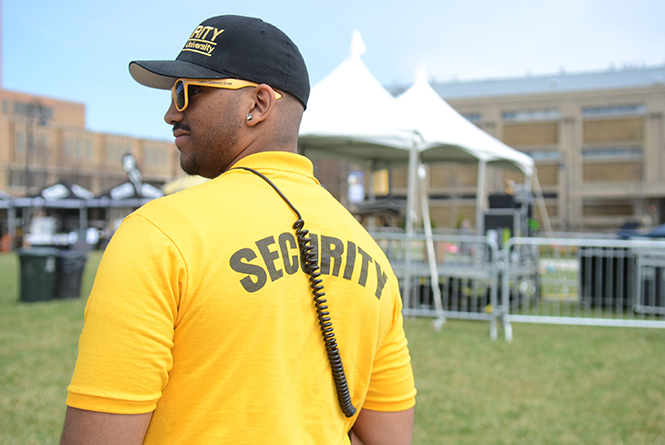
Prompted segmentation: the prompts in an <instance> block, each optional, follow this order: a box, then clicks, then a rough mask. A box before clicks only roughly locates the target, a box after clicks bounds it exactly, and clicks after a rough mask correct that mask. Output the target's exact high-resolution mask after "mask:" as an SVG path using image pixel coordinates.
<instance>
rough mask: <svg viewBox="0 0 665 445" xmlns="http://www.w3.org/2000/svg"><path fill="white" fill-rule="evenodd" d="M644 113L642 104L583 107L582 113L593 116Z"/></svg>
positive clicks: (644, 109) (644, 107)
mask: <svg viewBox="0 0 665 445" xmlns="http://www.w3.org/2000/svg"><path fill="white" fill-rule="evenodd" d="M644 113H646V106H645V105H644V104H625V105H604V106H599V107H583V108H582V115H583V116H586V117H593V116H625V115H631V114H644Z"/></svg>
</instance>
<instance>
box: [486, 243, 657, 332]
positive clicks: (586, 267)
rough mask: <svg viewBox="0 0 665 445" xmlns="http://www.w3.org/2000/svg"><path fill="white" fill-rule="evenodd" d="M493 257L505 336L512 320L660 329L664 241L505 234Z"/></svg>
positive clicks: (498, 311) (499, 309)
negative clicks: (497, 271) (508, 235)
mask: <svg viewBox="0 0 665 445" xmlns="http://www.w3.org/2000/svg"><path fill="white" fill-rule="evenodd" d="M496 258H497V260H498V264H497V267H498V269H499V271H500V272H499V273H500V274H501V292H500V296H501V297H500V306H499V307H498V308H497V313H496V315H497V317H499V321H501V323H502V324H503V325H504V328H505V336H506V339H507V340H509V341H510V340H511V339H512V325H511V322H529V323H551V324H575V325H592V326H626V327H652V328H665V281H664V280H665V241H654V240H647V239H634V240H610V239H562V238H561V239H552V238H511V239H509V240H508V241H507V242H506V243H505V244H504V246H503V248H502V250H501V252H500V255H498V256H497V257H496Z"/></svg>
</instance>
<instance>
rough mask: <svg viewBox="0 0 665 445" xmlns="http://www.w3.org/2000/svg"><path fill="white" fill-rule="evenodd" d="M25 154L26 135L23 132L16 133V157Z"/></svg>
mask: <svg viewBox="0 0 665 445" xmlns="http://www.w3.org/2000/svg"><path fill="white" fill-rule="evenodd" d="M21 153H25V133H24V132H23V131H22V130H19V131H17V132H16V155H19V154H21Z"/></svg>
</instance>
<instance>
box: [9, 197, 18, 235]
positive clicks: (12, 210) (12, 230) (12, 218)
mask: <svg viewBox="0 0 665 445" xmlns="http://www.w3.org/2000/svg"><path fill="white" fill-rule="evenodd" d="M7 225H8V227H7V229H8V230H9V234H10V235H11V236H12V238H13V239H16V207H14V203H10V204H9V208H8V209H7Z"/></svg>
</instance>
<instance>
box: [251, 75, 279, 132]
mask: <svg viewBox="0 0 665 445" xmlns="http://www.w3.org/2000/svg"><path fill="white" fill-rule="evenodd" d="M252 99H253V100H252V105H251V109H250V111H249V112H248V113H247V115H248V116H249V115H251V116H252V118H251V119H249V118H248V119H247V120H246V121H245V123H246V124H247V126H249V127H253V126H254V125H256V124H258V123H259V122H263V121H264V120H266V119H267V118H268V116H270V115H271V114H272V113H273V112H274V110H275V101H276V100H277V99H276V98H275V90H273V89H272V88H271V87H270V86H268V85H266V84H261V85H259V86H257V87H256V88H254V90H253V94H252Z"/></svg>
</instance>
